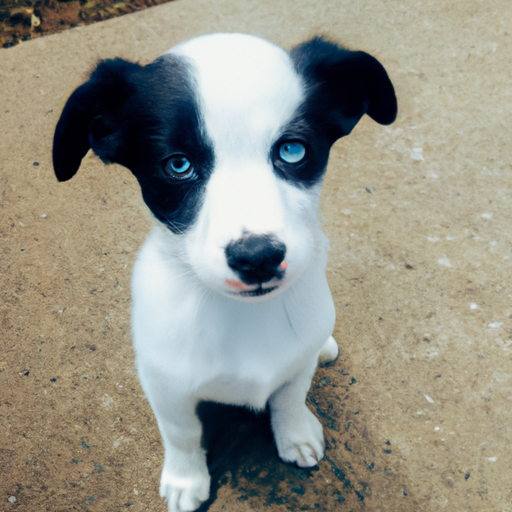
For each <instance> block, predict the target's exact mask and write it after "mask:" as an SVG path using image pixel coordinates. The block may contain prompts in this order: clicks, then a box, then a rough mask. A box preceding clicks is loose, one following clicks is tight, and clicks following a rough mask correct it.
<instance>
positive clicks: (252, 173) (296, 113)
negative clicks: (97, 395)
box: [53, 34, 397, 512]
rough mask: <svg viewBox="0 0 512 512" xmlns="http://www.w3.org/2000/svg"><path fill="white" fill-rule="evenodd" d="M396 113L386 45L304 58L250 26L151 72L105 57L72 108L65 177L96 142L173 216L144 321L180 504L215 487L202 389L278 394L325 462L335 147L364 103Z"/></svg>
mask: <svg viewBox="0 0 512 512" xmlns="http://www.w3.org/2000/svg"><path fill="white" fill-rule="evenodd" d="M396 112H397V103H396V98H395V93H394V89H393V86H392V84H391V82H390V80H389V78H388V76H387V74H386V71H385V70H384V68H383V67H382V65H381V64H380V63H379V62H378V61H377V60H376V59H374V58H373V57H371V56H370V55H368V54H366V53H363V52H353V51H349V50H347V49H345V48H342V47H340V46H338V45H336V44H334V43H332V42H330V41H328V40H326V39H324V38H314V39H312V40H310V41H307V42H305V43H303V44H300V45H298V46H297V47H295V48H293V49H292V50H291V51H290V52H287V51H285V50H283V49H282V48H279V47H277V46H275V45H273V44H271V43H268V42H266V41H264V40H261V39H259V38H256V37H252V36H247V35H240V34H214V35H208V36H202V37H198V38H195V39H192V40H190V41H187V42H184V43H182V44H180V45H178V46H176V47H175V48H172V49H171V50H169V51H168V52H166V53H164V54H163V55H162V56H161V57H159V58H157V59H156V60H155V61H154V62H152V63H150V64H148V65H147V66H141V65H139V64H135V63H132V62H127V61H124V60H121V59H113V60H106V61H103V62H101V63H100V64H99V65H98V66H97V67H96V69H95V70H94V71H93V72H92V74H91V75H90V78H89V80H88V81H87V82H86V83H85V84H83V85H82V86H80V87H79V88H78V89H76V90H75V91H74V93H73V94H72V95H71V97H70V98H69V100H68V102H67V104H66V105H65V108H64V110H63V112H62V115H61V118H60V120H59V122H58V124H57V127H56V130H55V137H54V146H53V162H54V168H55V173H56V175H57V178H58V179H59V180H60V181H65V180H68V179H70V178H71V177H72V176H74V174H75V173H76V172H77V171H78V168H79V166H80V163H81V160H82V158H83V157H84V156H85V154H86V153H87V151H88V150H89V149H90V148H92V150H93V151H94V152H95V153H96V154H97V155H98V156H99V157H100V158H101V159H102V160H103V161H104V162H105V163H110V162H116V163H119V164H121V165H123V166H125V167H127V168H128V169H130V171H131V172H132V173H133V174H134V175H135V177H136V178H137V180H138V182H139V184H140V188H141V191H142V196H143V198H144V201H145V202H146V204H147V205H148V207H149V209H150V210H151V212H152V213H153V215H154V218H155V226H154V228H153V231H152V232H151V234H150V235H149V238H148V239H147V240H146V242H145V244H144V246H143V248H142V250H141V251H140V254H139V256H138V259H137V261H136V263H135V269H134V273H133V281H132V294H133V314H132V329H133V339H134V346H135V352H136V361H137V368H138V372H139V376H140V380H141V383H142V387H143V389H144V392H145V393H146V396H147V397H148V400H149V402H150V404H151V406H152V408H153V411H154V413H155V416H156V419H157V421H158V426H159V428H160V432H161V435H162V438H163V443H164V447H165V459H164V464H163V471H162V476H161V484H160V494H161V496H162V497H164V498H165V499H166V500H167V503H168V509H169V511H170V512H185V511H191V510H195V509H196V508H197V507H198V506H199V505H200V504H201V502H203V501H204V500H206V499H207V498H208V495H209V485H210V477H209V475H208V469H207V466H206V456H205V452H204V450H203V449H202V448H201V424H200V422H199V420H198V418H197V416H196V412H195V411H196V406H197V404H198V403H199V402H200V401H202V400H211V401H217V402H222V403H228V404H239V405H244V406H248V407H251V408H253V409H256V410H260V409H263V408H264V407H265V406H266V405H267V404H268V406H269V410H270V415H271V425H272V430H273V432H274V437H275V443H276V446H277V451H278V453H279V456H280V457H281V459H282V460H284V461H285V462H291V463H296V464H298V465H299V466H303V467H308V466H314V465H316V464H317V463H318V461H319V460H320V459H321V458H322V456H323V453H324V438H323V433H322V427H321V425H320V422H319V421H318V420H317V418H316V417H315V416H314V415H313V413H312V412H311V411H310V410H309V409H308V407H307V406H306V404H305V400H306V394H307V393H308V390H309V387H310V384H311V379H312V377H313V374H314V372H315V368H316V366H317V363H318V361H319V359H320V362H328V361H332V360H334V359H335V358H336V357H337V354H338V347H337V345H336V342H335V341H334V339H333V338H332V336H331V334H332V331H333V328H334V319H335V311H334V305H333V301H332V298H331V294H330V292H329V286H328V284H327V280H326V276H325V269H326V264H327V250H328V242H327V239H326V237H325V236H324V234H323V233H322V230H321V226H320V222H319V219H318V203H319V197H320V189H321V185H322V180H323V176H324V173H325V170H326V165H327V160H328V156H329V150H330V148H331V146H332V144H333V143H334V142H335V141H336V140H337V139H339V138H340V137H343V136H345V135H348V134H349V133H350V132H351V130H352V129H353V128H354V126H355V125H356V124H357V122H358V121H359V119H360V118H361V117H362V116H363V115H364V114H368V115H369V116H370V117H371V118H372V119H374V120H375V121H376V122H378V123H380V124H389V123H392V122H393V121H394V119H395V116H396Z"/></svg>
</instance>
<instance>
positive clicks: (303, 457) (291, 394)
mask: <svg viewBox="0 0 512 512" xmlns="http://www.w3.org/2000/svg"><path fill="white" fill-rule="evenodd" d="M316 365H317V360H316V359H315V360H313V361H312V362H311V363H310V364H309V365H308V366H307V367H306V368H305V369H304V370H303V371H302V372H301V373H299V374H298V375H297V376H296V377H295V378H294V379H293V380H291V381H290V382H288V383H286V384H285V385H284V386H282V387H281V388H279V389H278V390H277V391H276V392H274V393H273V394H272V396H271V397H270V400H269V405H270V420H271V424H272V430H273V432H274V439H275V442H276V445H277V451H278V453H279V457H281V459H282V460H284V461H285V462H295V463H296V464H297V465H299V466H301V467H310V466H315V465H316V464H318V461H319V460H320V459H321V458H322V457H323V456H324V444H325V443H324V434H323V429H322V425H321V424H320V422H319V421H318V419H317V418H316V416H315V415H314V414H313V413H312V412H311V411H310V410H309V409H308V407H307V405H306V395H307V393H308V391H309V388H310V386H311V379H312V378H313V374H314V373H315V369H316Z"/></svg>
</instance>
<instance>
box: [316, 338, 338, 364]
mask: <svg viewBox="0 0 512 512" xmlns="http://www.w3.org/2000/svg"><path fill="white" fill-rule="evenodd" d="M339 355H340V349H339V348H338V344H337V343H336V340H335V339H334V338H333V337H332V336H329V339H328V340H327V341H326V342H325V344H324V346H323V347H322V348H321V349H320V353H319V354H318V364H319V365H320V366H322V367H326V366H332V365H333V364H334V363H336V361H337V360H338V356H339Z"/></svg>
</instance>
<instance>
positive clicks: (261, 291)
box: [225, 279, 279, 297]
mask: <svg viewBox="0 0 512 512" xmlns="http://www.w3.org/2000/svg"><path fill="white" fill-rule="evenodd" d="M278 281H279V280H278V279H272V281H270V282H266V283H260V284H258V285H248V284H245V283H242V282H241V281H235V280H231V279H226V281H225V284H226V286H227V287H228V288H230V290H228V293H229V294H230V295H234V296H235V297H262V296H263V295H267V294H269V293H271V292H273V291H274V290H277V289H278V288H279V283H278Z"/></svg>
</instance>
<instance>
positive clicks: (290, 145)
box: [279, 142, 306, 164]
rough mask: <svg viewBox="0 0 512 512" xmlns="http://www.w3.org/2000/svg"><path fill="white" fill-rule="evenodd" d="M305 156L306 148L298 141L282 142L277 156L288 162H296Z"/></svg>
mask: <svg viewBox="0 0 512 512" xmlns="http://www.w3.org/2000/svg"><path fill="white" fill-rule="evenodd" d="M305 156H306V148H305V147H304V144H301V143H300V142H284V143H283V144H281V146H280V147H279V158H281V160H283V161H285V162H287V163H289V164H296V163H298V162H300V161H301V160H303V159H304V157H305Z"/></svg>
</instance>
